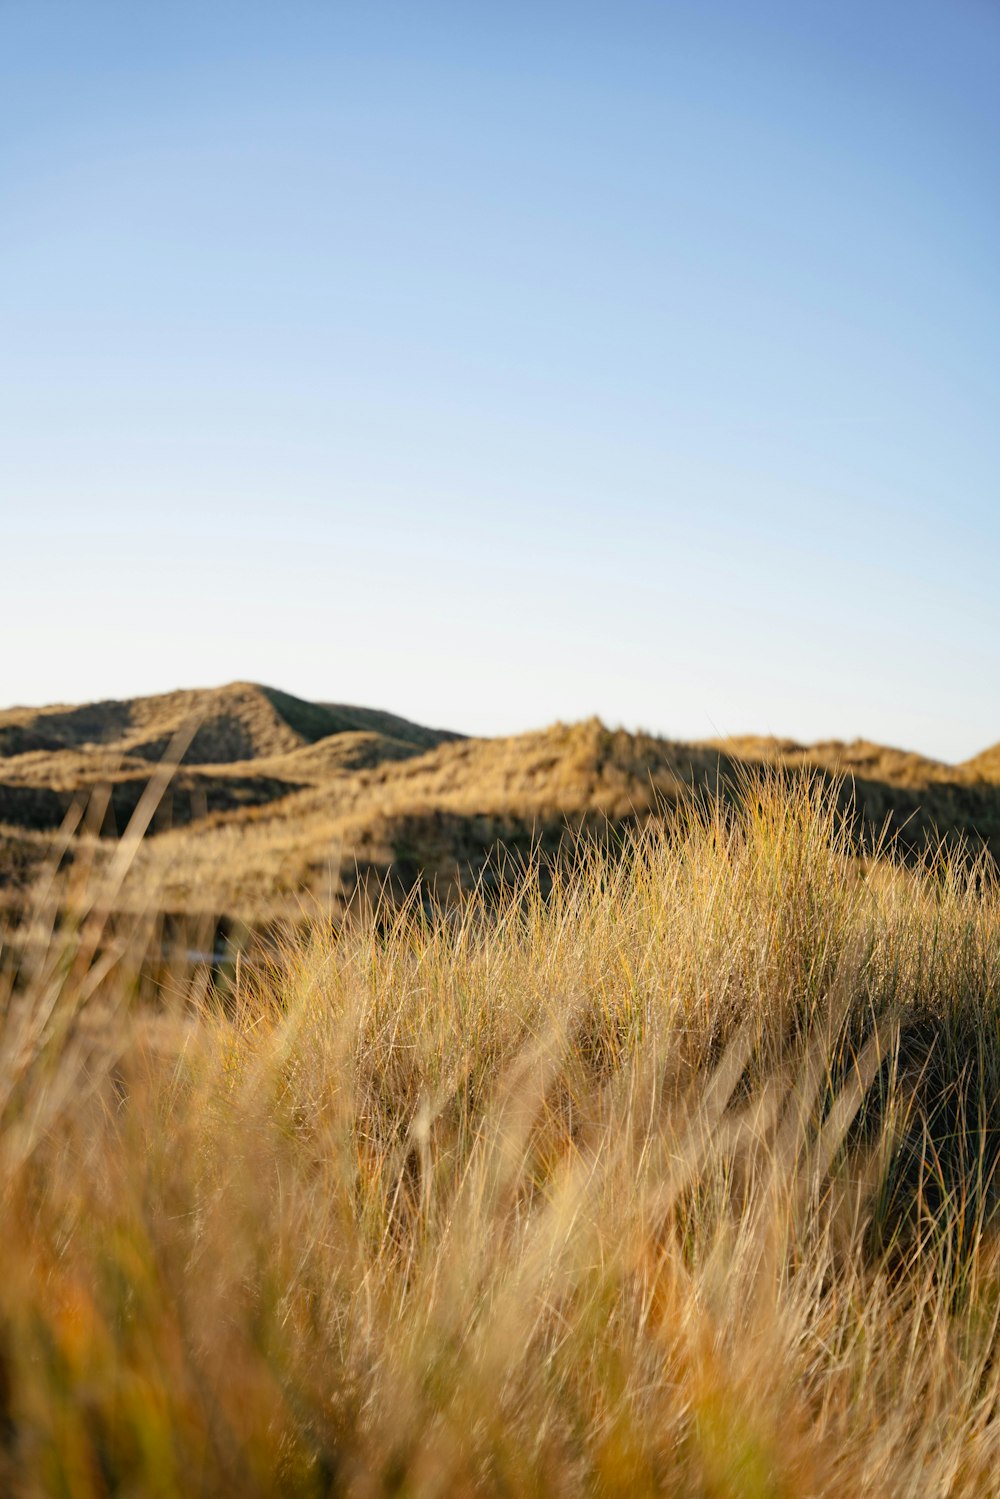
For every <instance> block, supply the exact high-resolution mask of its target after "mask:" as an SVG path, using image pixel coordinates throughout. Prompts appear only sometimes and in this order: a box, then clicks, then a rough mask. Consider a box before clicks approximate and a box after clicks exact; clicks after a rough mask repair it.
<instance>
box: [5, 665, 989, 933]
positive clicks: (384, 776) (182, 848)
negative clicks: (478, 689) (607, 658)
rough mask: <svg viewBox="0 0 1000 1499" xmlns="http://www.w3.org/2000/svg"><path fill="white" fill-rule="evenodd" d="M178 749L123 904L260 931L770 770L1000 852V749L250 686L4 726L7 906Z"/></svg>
mask: <svg viewBox="0 0 1000 1499" xmlns="http://www.w3.org/2000/svg"><path fill="white" fill-rule="evenodd" d="M165 756H169V757H170V758H172V759H176V760H179V767H178V769H177V771H176V773H175V774H174V776H173V777H172V779H171V782H170V785H169V788H168V790H167V792H166V794H165V795H164V796H163V798H162V801H161V802H160V804H159V806H158V808H157V810H156V813H155V815H154V816H153V818H152V821H151V823H150V826H149V829H148V836H146V837H145V839H144V841H143V843H142V846H141V848H140V849H139V850H138V853H137V855H136V858H135V861H134V866H133V868H132V870H131V873H130V878H129V882H128V884H127V886H126V888H125V890H124V891H123V894H122V900H123V901H124V902H125V903H126V904H128V905H130V906H134V905H155V906H156V907H157V908H158V909H163V910H167V911H176V912H187V913H213V914H220V913H225V914H227V915H231V916H236V917H239V918H240V919H242V920H246V921H258V920H266V919H269V918H270V917H273V916H276V915H279V914H282V913H287V912H293V911H296V910H298V909H299V908H300V907H301V903H302V900H303V898H305V899H307V900H308V899H309V898H311V897H315V898H317V899H319V900H320V901H321V902H322V903H323V905H324V907H326V908H329V909H332V910H334V911H336V910H338V909H341V908H343V907H344V906H345V905H346V904H348V903H349V902H350V901H352V900H353V899H354V898H355V897H356V895H357V892H358V890H359V889H364V888H371V887H373V886H382V885H384V884H386V883H388V884H389V885H390V886H391V887H392V888H394V889H395V890H397V891H405V890H407V889H409V888H411V887H412V886H413V885H414V884H415V883H416V882H417V881H419V880H423V881H426V882H429V883H433V884H436V885H437V887H438V888H439V889H440V888H443V887H447V886H448V885H450V884H452V883H455V882H458V883H463V884H468V883H470V882H471V881H472V880H474V879H476V878H484V877H485V878H486V879H487V881H489V880H491V879H497V878H500V877H501V862H502V861H501V859H500V858H499V851H500V850H504V851H505V852H507V853H510V852H513V853H514V854H515V855H517V854H521V853H526V852H528V851H529V850H530V849H532V848H537V849H540V850H541V851H542V852H543V854H546V855H553V854H555V852H556V851H557V849H558V848H559V846H560V843H561V841H563V840H564V839H565V836H566V833H567V830H568V829H569V830H574V829H580V828H585V827H590V828H592V829H594V830H596V831H599V832H602V833H604V834H608V833H610V834H612V835H613V833H614V831H615V830H616V829H620V828H622V827H624V826H627V825H629V824H633V823H635V822H637V821H642V820H644V819H646V818H649V817H651V816H655V815H656V814H657V813H658V812H659V811H662V810H663V808H664V807H666V806H669V805H672V804H673V803H674V802H675V801H676V800H677V798H678V797H679V796H681V795H683V794H684V793H685V791H686V790H689V789H690V788H692V787H695V788H696V787H699V786H709V787H711V786H714V785H720V786H722V787H723V788H724V789H726V788H728V789H729V790H730V791H733V792H734V793H735V791H736V789H737V788H738V787H739V785H740V784H741V782H742V781H743V780H745V777H746V775H747V773H748V772H749V771H750V770H752V768H753V767H755V766H759V765H761V764H765V765H771V766H775V767H779V768H782V769H785V770H788V771H794V770H800V769H813V770H815V771H817V772H819V773H820V774H822V775H824V776H828V777H832V778H835V777H846V778H847V780H846V782H845V786H844V789H843V791H842V799H843V800H844V802H845V804H846V803H847V801H848V799H851V800H852V803H853V806H854V809H855V815H856V820H857V824H858V827H859V829H861V828H867V829H868V830H869V831H870V832H871V833H874V831H875V830H878V829H880V828H882V827H883V826H888V827H889V828H890V829H891V830H892V831H895V832H896V833H898V835H899V837H900V839H901V841H902V843H903V844H904V846H905V847H906V848H907V849H909V850H911V851H913V852H918V851H919V850H921V849H922V848H924V847H926V846H928V845H929V844H930V845H932V844H933V843H934V841H935V840H936V839H937V838H938V837H939V836H942V837H944V838H945V839H947V840H955V839H962V840H965V841H967V842H969V843H971V845H972V846H973V847H978V846H980V845H983V844H985V845H986V847H987V848H989V849H990V851H991V852H992V854H993V855H994V856H1000V746H998V747H996V748H994V749H992V750H988V751H986V752H984V753H983V754H982V755H979V756H977V757H976V758H975V759H973V760H970V761H968V762H967V763H966V764H964V765H958V766H949V765H945V764H942V763H941V762H938V761H934V760H930V759H926V758H924V757H922V756H919V755H915V754H911V753H906V752H904V751H900V750H894V749H889V748H885V747H883V746H879V745H874V744H871V743H868V742H867V741H863V740H857V741H854V742H852V743H847V744H845V743H840V742H826V743H822V744H816V745H801V744H797V743H795V742H793V741H790V740H776V739H764V738H753V737H746V738H740V739H731V740H727V741H725V742H721V741H717V742H705V743H699V744H685V743H680V742H675V741H670V740H665V739H658V738H654V737H652V736H650V735H647V734H641V733H640V734H631V733H627V732H626V731H624V730H620V729H619V730H611V729H608V728H606V727H605V726H604V725H603V724H602V723H600V721H599V720H597V719H592V720H588V721H586V722H584V723H579V724H574V725H564V724H556V725H554V726H552V727H550V728H548V729H544V730H539V731H536V732H533V733H528V734H521V735H517V736H512V737H508V738H497V739H470V738H464V737H462V736H461V735H459V734H456V733H453V732H450V731H446V730H440V729H431V728H427V727H425V726H423V725H420V724H416V723H413V722H411V721H409V720H407V719H404V718H400V717H398V716H397V715H394V714H391V713H385V712H381V711H376V710H373V709H367V708H358V707H351V706H347V705H343V704H331V703H313V702H307V701H305V700H303V699H301V698H296V697H293V696H291V695H290V694H287V693H283V692H279V691H277V690H275V689H273V688H270V687H263V686H258V685H255V684H253V683H247V682H237V683H233V684H231V685H229V686H226V687H221V688H218V689H211V690H201V691H198V690H195V691H179V692H173V693H167V694H162V695H159V696H156V697H147V698H136V699H132V700H129V701H111V702H101V703H92V704H85V705H80V706H56V707H50V708H42V709H29V708H14V709H10V710H7V711H6V712H2V713H0V906H2V907H6V909H7V910H8V911H13V912H16V911H17V910H18V908H19V907H20V905H21V904H22V903H23V901H24V896H25V891H26V890H27V889H28V888H29V887H30V885H31V883H32V881H33V880H34V879H35V877H36V876H37V873H38V871H39V869H40V868H41V867H43V866H44V864H45V863H46V861H47V860H51V858H52V856H53V853H54V851H55V850H56V848H57V846H58V840H59V837H60V832H59V830H60V828H61V827H62V826H63V824H64V822H65V820H66V819H67V817H68V816H72V815H75V814H74V809H79V810H80V811H82V813H83V815H82V820H81V822H80V826H79V828H78V829H77V830H76V832H75V833H74V835H73V839H72V843H71V847H70V848H69V850H68V852H67V855H66V856H65V857H64V860H63V862H64V864H71V863H72V862H73V860H74V859H79V858H80V857H81V856H82V855H86V857H87V858H89V859H90V860H93V861H97V862H98V863H100V862H101V861H102V860H105V859H106V858H107V857H108V854H109V851H110V848H111V847H112V840H113V839H114V837H115V836H116V835H118V834H120V833H121V832H122V831H123V830H124V829H125V827H126V826H127V825H128V822H129V819H130V818H131V817H132V816H133V814H134V813H135V810H136V808H137V806H138V805H139V803H140V799H141V798H142V796H143V793H144V792H145V790H146V788H147V786H148V785H149V783H150V779H151V777H153V776H154V775H155V773H156V767H157V766H158V765H159V764H160V762H161V761H162V760H163V759H164V757H165Z"/></svg>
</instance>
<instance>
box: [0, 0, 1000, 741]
mask: <svg viewBox="0 0 1000 1499" xmlns="http://www.w3.org/2000/svg"><path fill="white" fill-rule="evenodd" d="M998 77H1000V8H998V7H997V6H996V5H995V4H992V3H989V0H941V3H935V4H927V3H920V0H907V3H899V4H897V3H893V0H882V3H872V0H866V3H855V0H846V3H839V4H837V5H833V4H818V3H816V4H813V3H802V0H795V3H788V4H783V3H763V0H762V3H746V0H739V3H737V0H732V3H722V0H702V3H697V4H694V3H692V4H686V3H677V4H673V3H669V0H664V3H658V4H638V3H630V0H618V3H616V4H601V5H588V4H585V3H582V4H574V5H562V4H547V3H545V0H538V3H534V4H530V5H528V4H523V5H522V4H517V3H514V4H511V3H505V4H475V3H471V0H467V3H465V4H462V5H458V4H437V3H421V4H416V5H415V4H412V3H407V4H391V3H367V4H353V3H352V4H343V5H337V4H323V5H318V4H317V5H310V4H305V3H296V0H285V3H282V4H278V3H276V0H275V3H271V4H266V5H264V4H254V3H248V0H243V3H241V4H229V3H221V0H220V3H213V4H204V3H197V4H196V3H193V0H192V3H188V0H172V3H166V0H160V3H150V4H148V5H146V4H144V5H141V6H137V5H134V4H119V5H108V4H101V3H97V0H93V3H90V0H73V3H60V4H57V3H48V0H0V520H2V533H0V534H2V538H3V539H2V545H3V548H4V551H5V553H6V555H5V559H4V561H5V565H4V567H3V572H2V575H0V576H2V589H0V640H2V642H3V645H4V650H3V654H2V658H0V700H2V701H3V702H4V703H12V702H28V703H42V702H47V701H55V700H64V701H73V700H82V699H85V698H91V697H97V696H105V697H106V696H123V695H130V694H132V693H138V692H150V691H157V690H166V689H168V688H171V687H174V686H178V685H203V684H204V685H207V684H212V683H217V682H222V681H226V680H230V679H233V678H251V679H255V680H260V681H265V682H269V683H272V684H274V685H277V686H281V687H284V688H286V689H287V690H290V691H294V692H299V693H301V694H303V695H305V696H312V697H317V698H323V699H332V700H341V701H355V702H360V703H366V704H371V705H374V706H384V707H389V708H392V709H394V710H395V711H397V712H402V713H407V714H411V715H413V716H415V717H417V718H421V719H424V720H428V721H434V722H439V723H445V724H448V725H451V726H454V727H458V728H463V729H467V730H470V731H473V732H483V733H494V732H506V731H514V730H517V729H521V728H526V727H529V726H532V725H538V724H542V723H546V722H550V721H552V720H554V719H556V718H563V719H571V718H577V717H582V716H584V715H587V714H590V713H599V714H601V715H602V717H604V718H605V719H606V720H608V721H609V722H613V723H625V724H626V725H628V726H632V727H634V726H637V725H641V726H643V727H647V728H651V729H653V730H655V731H658V732H661V733H665V734H668V735H675V736H678V737H685V736H697V737H701V736H706V735H714V734H725V733H740V732H765V733H766V732H773V733H779V734H789V735H793V736H796V737H799V738H806V739H813V738H818V737H824V736H829V735H836V736H838V737H847V738H849V737H854V736H855V735H864V736H867V737H872V738H876V739H880V740H883V741H887V742H892V743H898V744H903V745H907V746H912V747H915V748H919V749H923V750H925V751H926V752H929V753H932V754H937V755H940V756H941V757H942V758H946V759H960V758H963V757H965V756H967V755H970V754H972V753H974V752H975V751H977V750H978V749H980V748H983V747H984V746H985V745H987V744H989V743H992V742H995V741H996V740H997V739H1000V690H998V689H1000V587H998V586H997V578H998V564H1000V422H998V420H997V414H998V411H1000V352H998V351H1000V298H998V291H1000V90H998V89H997V86H996V80H997V78H998Z"/></svg>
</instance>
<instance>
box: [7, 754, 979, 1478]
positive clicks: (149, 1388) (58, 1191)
mask: <svg viewBox="0 0 1000 1499" xmlns="http://www.w3.org/2000/svg"><path fill="white" fill-rule="evenodd" d="M496 773H497V774H498V775H499V776H501V777H503V775H504V774H505V770H504V767H503V764H502V760H501V761H500V762H498V764H497V766H496ZM837 807H838V803H837V797H836V795H835V789H834V792H831V790H830V788H829V787H828V786H826V785H825V783H823V782H822V781H818V780H816V779H812V780H810V779H799V780H796V781H795V782H794V783H793V784H791V785H789V784H787V783H785V782H783V781H781V780H780V779H778V778H775V777H773V776H771V777H768V776H764V777H763V778H759V779H756V780H752V781H744V783H743V785H742V795H741V797H740V798H739V800H738V801H736V802H733V801H728V802H724V801H717V802H714V803H711V804H708V805H702V807H701V809H700V810H699V809H698V808H697V807H696V806H695V805H694V804H690V803H688V804H686V805H685V806H684V807H682V808H681V810H679V811H678V812H677V813H676V814H674V815H673V816H671V817H669V818H668V819H667V821H666V823H665V824H663V825H660V826H656V827H650V828H649V829H648V830H646V831H644V832H643V831H638V832H636V833H635V834H634V836H633V838H632V840H631V842H630V844H629V846H628V848H627V849H626V850H625V851H624V853H622V851H618V852H617V853H616V854H615V855H614V856H612V855H611V854H610V853H609V852H608V851H607V850H606V849H602V848H601V847H600V846H598V845H595V844H592V843H587V842H585V843H583V844H581V845H580V846H579V847H578V848H577V853H576V858H575V860H574V861H573V863H572V866H571V867H569V868H565V869H563V871H562V872H561V873H559V872H558V871H557V874H556V877H555V882H554V884H553V885H552V887H551V889H549V890H548V892H547V893H543V890H542V887H541V886H540V884H539V880H538V878H537V875H536V874H533V873H530V872H529V873H528V874H527V875H526V876H525V877H524V879H523V880H522V882H521V883H520V885H519V886H518V888H516V889H513V890H511V891H509V893H508V895H507V897H506V898H505V899H502V900H499V901H498V900H497V898H496V896H495V893H494V894H493V895H492V896H491V898H490V899H485V898H482V897H479V896H477V895H475V894H473V895H472V896H470V897H467V898H466V899H465V900H464V901H463V902H461V903H460V904H459V905H457V906H454V907H452V908H451V909H449V910H444V911H439V912H438V913H436V914H435V913H429V912H428V911H427V910H426V909H424V908H422V907H421V906H420V905H419V904H414V903H411V905H410V906H409V907H407V908H404V909H403V910H399V909H395V910H389V911H386V912H384V913H382V915H381V917H380V916H379V915H378V914H377V913H376V916H375V917H373V918H372V919H371V920H362V919H359V920H358V921H356V922H354V923H349V924H347V925H346V926H343V927H342V928H340V929H339V930H334V929H333V928H332V927H330V926H326V925H324V924H322V923H317V924H315V925H314V926H313V927H312V928H311V930H310V931H309V932H307V933H305V934H301V933H300V934H299V935H297V936H296V937H295V938H294V939H291V938H290V939H289V940H288V941H287V942H286V943H285V944H284V946H283V947H282V948H281V949H280V950H278V951H272V952H271V953H270V955H266V954H260V955H259V956H258V959H257V961H256V962H253V963H250V962H247V963H245V964H241V966H240V968H239V970H238V971H237V972H236V974H235V975H234V976H233V978H232V981H231V982H230V983H228V984H224V985H223V987H222V988H221V989H220V988H216V989H213V988H212V987H211V984H210V982H209V977H208V975H207V974H206V973H196V974H195V975H193V976H190V975H189V976H187V977H185V976H183V975H181V974H178V975H176V976H175V980H174V983H173V986H172V988H170V989H169V990H167V991H165V992H164V993H163V994H162V995H161V1003H160V1007H159V1009H158V1011H156V1012H155V1013H154V1012H151V1011H150V1010H149V1008H148V1007H146V1006H137V1005H136V1004H135V1001H134V999H133V998H132V996H133V994H134V993H135V991H136V987H137V983H138V973H139V967H140V958H141V949H142V943H143V941H144V940H145V939H146V937H147V936H148V932H147V931H146V930H145V929H144V927H143V921H142V918H141V916H139V915H137V916H136V917H135V926H134V928H133V930H132V931H131V933H129V932H126V931H125V930H124V929H123V928H122V927H121V926H118V927H116V928H115V936H114V937H112V936H111V934H110V928H109V927H108V924H107V913H109V912H111V911H113V910H114V909H115V908H116V907H117V906H118V904H119V901H118V894H119V892H118V889H117V888H116V886H115V883H114V881H118V882H121V881H122V880H124V879H126V878H127V874H128V871H127V868H126V864H127V860H128V858H129V857H132V856H133V855H134V853H135V848H134V847H132V848H125V849H124V850H119V859H118V864H117V866H116V868H115V869H114V871H113V872H105V874H103V875H101V874H100V872H99V871H98V872H96V873H95V872H92V873H91V875H90V876H88V878H87V880H85V881H84V880H82V878H81V883H80V886H79V889H78V890H77V891H76V897H75V898H76V904H75V907H74V909H75V912H76V916H75V920H74V923H73V924H72V925H71V926H68V927H67V926H65V925H63V926H62V927H56V928H55V929H53V928H52V922H53V921H54V919H55V917H54V913H53V912H52V910H51V909H50V907H49V906H48V905H47V904H46V897H45V894H44V892H41V893H39V895H38V898H37V902H36V907H35V915H34V918H33V920H34V928H35V931H36V934H37V935H38V936H39V938H41V937H45V940H44V941H41V940H40V941H39V942H37V943H36V944H35V946H34V948H33V949H32V952H33V953H34V957H33V958H32V960H31V965H30V966H29V968H28V969H27V970H22V972H21V973H20V974H19V975H13V974H11V975H9V976H8V987H7V991H6V995H5V997H4V999H3V1004H2V1013H3V1030H2V1038H0V1194H2V1202H3V1215H4V1216H3V1221H4V1248H3V1271H4V1273H3V1275H2V1277H0V1350H2V1355H0V1371H2V1372H0V1465H2V1472H0V1489H2V1491H3V1492H7V1493H11V1494H14V1495H24V1496H35V1495H39V1496H40V1495H53V1494H62V1495H67V1496H72V1499H76V1496H78V1495H79V1496H87V1499H90V1496H99V1495H100V1496H104V1495H109V1494H141V1495H161V1496H164V1499H166V1496H174V1495H185V1496H197V1495H223V1494H227V1495H228V1494H234V1495H236V1494H238V1495H254V1494H258V1495H268V1494H283V1495H291V1496H299V1495H301V1496H313V1495H323V1494H338V1495H339V1494H349V1495H359V1496H360V1495H380V1494H389V1493H394V1494H405V1495H412V1496H425V1495H461V1494H473V1493H477V1494H478V1493H483V1494H504V1495H529V1494H530V1495H539V1496H540V1495H550V1494H553V1495H560V1494H565V1495H575V1494H595V1495H596V1494H602V1495H614V1494H621V1495H643V1494H648V1495H653V1494H671V1495H673V1494H682V1495H694V1496H706V1499H707V1496H733V1499H736V1496H741V1499H742V1496H764V1495H768V1496H777V1495H784V1496H788V1499H798V1496H806V1495H813V1496H821V1495H830V1496H833V1495H837V1496H839V1495H842V1494H857V1495H879V1496H882V1495H900V1496H902V1495H918V1494H919V1495H944V1494H949V1495H970V1496H971V1495H983V1494H991V1493H996V1492H998V1491H1000V1481H998V1479H997V1476H996V1475H997V1473H998V1472H1000V1465H998V1461H997V1459H998V1457H1000V1418H998V1409H1000V1404H998V1402H1000V1363H998V1360H997V1356H996V1355H997V1329H998V1318H1000V1263H998V1254H997V1240H996V1229H995V1227H994V1213H995V1206H996V1190H995V1180H994V1173H995V1167H996V1163H997V1159H998V1157H1000V1142H998V1138H997V1125H996V1122H995V1119H994V1117H993V1109H994V1104H995V1099H996V1097H997V1092H998V1088H1000V1027H998V1023H997V1016H998V1011H997V1003H998V998H1000V890H998V887H997V884H996V882H995V878H994V876H993V875H992V873H991V871H990V867H989V865H988V864H987V863H986V862H984V861H980V863H979V864H970V863H969V862H968V861H965V862H953V863H948V862H942V861H940V860H939V861H936V862H934V863H932V864H929V865H928V866H927V867H924V868H912V867H905V866H903V865H901V864H900V863H898V862H897V861H896V860H894V859H893V858H891V857H890V856H889V854H888V853H887V852H886V851H883V852H882V854H881V855H880V856H879V857H876V858H871V859H870V860H869V862H868V863H867V864H866V865H862V864H861V863H859V861H858V860H857V858H856V857H855V856H854V848H853V843H852V838H853V830H852V829H851V827H850V826H849V825H847V824H845V822H844V820H843V818H842V817H841V816H840V815H839V813H838V810H837ZM104 880H107V881H110V883H102V881H104ZM95 881H96V883H95ZM64 919H65V918H64ZM46 923H48V925H47V924H46ZM46 934H47V935H46Z"/></svg>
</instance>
